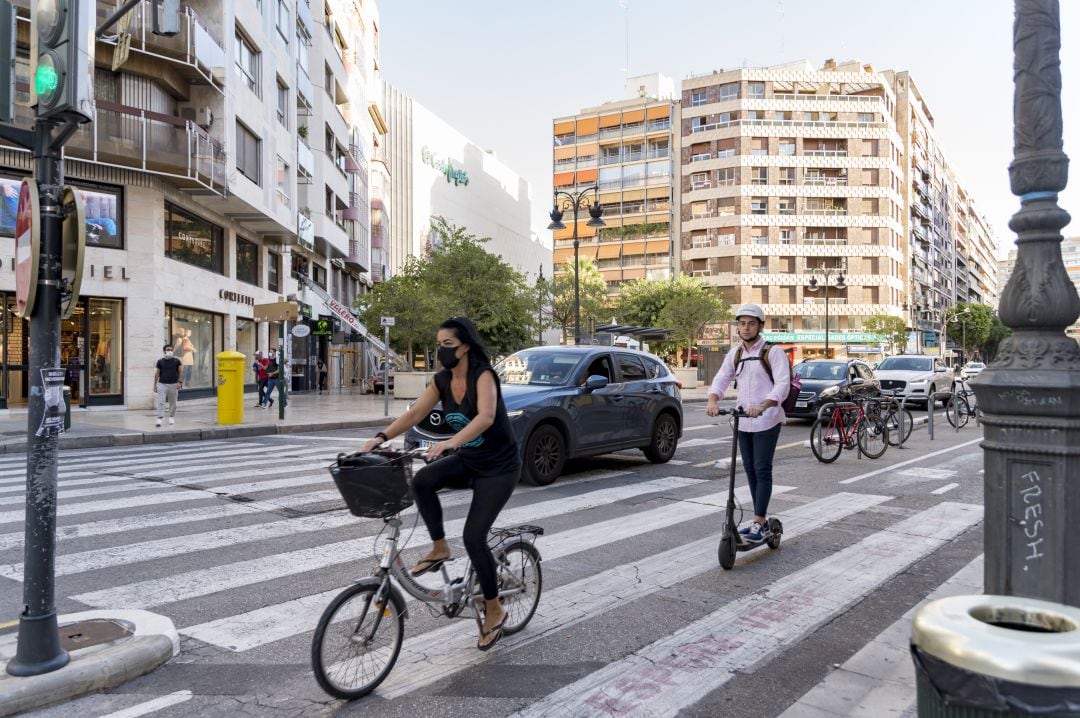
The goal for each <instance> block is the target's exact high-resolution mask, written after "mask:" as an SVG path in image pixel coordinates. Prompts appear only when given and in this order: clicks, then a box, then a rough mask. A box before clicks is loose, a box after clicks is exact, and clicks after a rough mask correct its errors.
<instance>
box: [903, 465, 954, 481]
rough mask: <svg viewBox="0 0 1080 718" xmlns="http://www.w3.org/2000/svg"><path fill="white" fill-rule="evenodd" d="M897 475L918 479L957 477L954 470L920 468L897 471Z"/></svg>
mask: <svg viewBox="0 0 1080 718" xmlns="http://www.w3.org/2000/svg"><path fill="white" fill-rule="evenodd" d="M896 474H897V476H911V477H914V478H916V479H949V478H952V477H953V476H956V474H957V472H956V471H954V470H952V469H927V468H925V467H921V466H920V467H919V468H917V469H904V470H903V471H897V472H896Z"/></svg>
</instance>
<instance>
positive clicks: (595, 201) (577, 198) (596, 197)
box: [548, 185, 607, 346]
mask: <svg viewBox="0 0 1080 718" xmlns="http://www.w3.org/2000/svg"><path fill="white" fill-rule="evenodd" d="M590 194H591V195H592V196H591V197H590V196H589V195H590ZM582 209H588V210H589V217H591V219H590V220H589V222H588V224H587V225H586V226H588V227H605V226H607V225H605V224H604V220H602V219H600V217H601V216H602V215H603V214H604V208H603V207H601V206H600V188H599V187H598V186H597V185H593V186H592V187H588V188H586V189H583V190H581V191H580V192H564V191H562V190H558V189H557V190H555V193H554V201H553V202H552V205H551V214H550V215H548V216H549V217H551V224H549V225H548V229H551V230H559V229H566V225H565V224H563V223H562V218H563V212H566V211H567V210H573V212H574V346H578V345H580V344H581V285H580V278H579V277H578V235H577V225H578V210H582Z"/></svg>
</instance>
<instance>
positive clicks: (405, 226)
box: [383, 82, 551, 278]
mask: <svg viewBox="0 0 1080 718" xmlns="http://www.w3.org/2000/svg"><path fill="white" fill-rule="evenodd" d="M383 107H384V109H385V112H386V124H387V126H388V128H389V130H388V134H387V137H386V149H385V158H386V163H387V166H388V167H389V181H390V183H391V184H390V186H391V190H390V197H391V199H390V215H391V216H392V218H393V220H392V223H391V224H390V229H389V232H388V233H386V234H385V236H386V237H388V238H389V242H388V243H387V246H386V247H385V248H384V249H385V252H386V254H385V257H386V260H385V264H386V266H387V268H388V269H389V271H390V272H391V273H393V272H396V271H398V270H400V269H401V267H402V266H404V264H405V261H406V260H407V259H408V258H409V257H411V256H422V255H423V253H424V251H425V250H426V249H427V248H428V247H430V246H432V245H435V244H437V243H438V242H439V237H438V236H437V235H436V234H435V233H434V232H433V231H432V230H431V219H432V218H433V217H444V218H445V219H446V220H447V221H448V222H450V223H451V224H453V225H456V226H458V227H462V228H464V229H465V230H466V231H468V232H469V233H470V234H473V235H475V236H477V237H486V238H488V239H489V241H488V242H487V243H486V244H485V245H484V248H485V249H486V250H487V251H489V252H492V253H493V254H497V255H498V256H500V257H501V258H502V259H503V260H505V261H506V262H507V263H508V264H510V265H511V266H513V267H514V268H515V269H517V270H518V271H519V272H522V273H524V274H526V275H527V276H529V277H532V278H535V277H536V276H537V275H538V273H539V271H540V268H541V267H542V266H543V267H548V268H550V266H551V250H550V249H548V248H547V247H545V246H544V245H543V244H541V243H540V242H539V241H538V240H537V239H536V238H535V237H534V236H533V234H532V231H531V217H532V189H531V187H530V186H529V183H528V182H527V181H526V180H525V179H523V178H522V177H521V176H520V175H518V174H517V173H516V172H514V170H513V169H511V168H510V167H509V166H508V165H507V164H506V163H505V162H503V161H501V160H500V159H499V158H498V157H497V156H496V155H495V153H494V152H492V151H490V150H488V149H485V148H483V147H481V146H480V145H479V144H477V143H476V142H473V141H472V140H470V139H469V138H468V137H466V136H465V135H464V134H462V133H461V132H460V131H458V130H457V129H456V128H454V127H453V126H452V125H450V123H448V122H446V121H445V120H443V119H442V118H440V117H439V116H438V115H436V114H435V113H434V112H432V111H431V110H429V109H428V108H426V107H424V105H423V104H421V103H420V102H419V101H417V100H416V99H414V98H413V97H410V96H409V95H408V94H406V93H404V92H402V91H401V90H400V89H398V88H396V87H394V86H393V85H391V84H389V83H387V82H384V83H383ZM547 276H551V275H550V271H548V273H547Z"/></svg>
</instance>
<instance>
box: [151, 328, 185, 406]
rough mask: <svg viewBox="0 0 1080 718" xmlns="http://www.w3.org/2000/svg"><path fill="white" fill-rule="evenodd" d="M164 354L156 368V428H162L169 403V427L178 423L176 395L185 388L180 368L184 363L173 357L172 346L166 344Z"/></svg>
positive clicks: (162, 349) (163, 349) (163, 348)
mask: <svg viewBox="0 0 1080 718" xmlns="http://www.w3.org/2000/svg"><path fill="white" fill-rule="evenodd" d="M161 351H162V352H163V353H164V355H165V356H163V357H162V358H161V359H158V360H157V366H156V367H155V368H154V394H155V395H156V397H157V400H156V401H155V405H156V406H157V422H156V423H155V424H154V426H161V420H162V419H163V418H164V417H165V402H166V401H168V402H169V426H172V425H173V424H175V423H176V419H175V418H174V417H175V416H176V393H177V392H178V391H180V388H181V387H182V386H183V381H182V380H181V378H180V368H181V367H182V366H183V364H182V362H181V361H180V360H179V359H177V358H176V357H174V356H173V346H172V344H166V345H165V346H163V347H162V348H161Z"/></svg>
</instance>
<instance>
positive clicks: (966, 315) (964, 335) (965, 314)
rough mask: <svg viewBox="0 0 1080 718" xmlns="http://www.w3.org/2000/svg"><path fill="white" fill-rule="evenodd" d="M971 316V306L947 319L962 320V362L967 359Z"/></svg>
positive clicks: (949, 320) (950, 320)
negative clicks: (968, 327) (968, 329)
mask: <svg viewBox="0 0 1080 718" xmlns="http://www.w3.org/2000/svg"><path fill="white" fill-rule="evenodd" d="M970 316H971V307H964V311H962V312H956V313H955V314H953V315H952V316H951V317H949V318H948V320H947V321H948V322H960V332H961V334H960V354H961V359H962V361H961V363H964V362H966V361H967V323H968V318H969V317H970ZM961 317H962V319H961Z"/></svg>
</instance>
